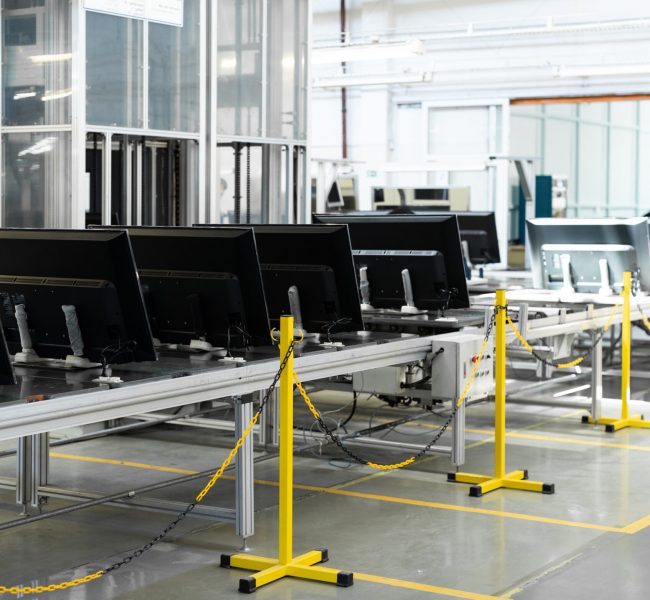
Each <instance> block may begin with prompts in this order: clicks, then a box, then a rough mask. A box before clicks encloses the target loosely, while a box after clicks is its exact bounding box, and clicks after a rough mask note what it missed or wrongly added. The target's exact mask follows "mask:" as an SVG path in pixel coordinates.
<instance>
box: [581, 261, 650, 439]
mask: <svg viewBox="0 0 650 600" xmlns="http://www.w3.org/2000/svg"><path fill="white" fill-rule="evenodd" d="M631 353H632V273H629V272H626V273H623V321H622V323H621V416H620V418H618V419H616V418H612V417H604V418H601V419H598V420H597V421H595V422H596V423H597V424H598V425H604V426H605V431H607V432H608V433H614V432H615V431H618V430H619V429H625V428H626V427H635V428H639V429H650V421H644V420H643V416H642V415H632V416H630V407H629V400H630V369H631ZM585 422H588V423H593V422H594V421H593V420H592V419H585Z"/></svg>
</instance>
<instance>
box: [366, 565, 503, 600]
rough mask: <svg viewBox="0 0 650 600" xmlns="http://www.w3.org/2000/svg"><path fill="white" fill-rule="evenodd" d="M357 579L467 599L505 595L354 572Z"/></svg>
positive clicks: (496, 599) (498, 598)
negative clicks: (477, 592)
mask: <svg viewBox="0 0 650 600" xmlns="http://www.w3.org/2000/svg"><path fill="white" fill-rule="evenodd" d="M354 579H355V581H368V582H370V583H380V584H382V585H390V586H392V587H398V588H404V589H407V590H416V591H418V592H429V593H430V594H439V595H441V596H449V597H451V598H465V599H466V600H502V598H503V596H487V595H485V594H475V593H474V592H466V591H463V590H455V589H452V588H446V587H439V586H437V585H429V584H428V583H417V582H415V581H404V580H403V579H392V578H390V577H379V576H378V575H368V574H367V573H357V572H356V571H355V573H354Z"/></svg>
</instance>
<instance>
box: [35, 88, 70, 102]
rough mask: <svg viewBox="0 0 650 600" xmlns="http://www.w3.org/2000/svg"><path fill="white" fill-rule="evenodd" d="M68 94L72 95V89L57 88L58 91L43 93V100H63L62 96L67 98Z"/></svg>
mask: <svg viewBox="0 0 650 600" xmlns="http://www.w3.org/2000/svg"><path fill="white" fill-rule="evenodd" d="M68 96H72V90H71V89H67V90H57V91H56V92H46V93H45V94H43V97H42V98H41V100H42V101H43V102H50V101H52V100H61V98H67V97H68Z"/></svg>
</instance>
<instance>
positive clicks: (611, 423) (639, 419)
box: [582, 415, 650, 433]
mask: <svg viewBox="0 0 650 600" xmlns="http://www.w3.org/2000/svg"><path fill="white" fill-rule="evenodd" d="M582 422H583V423H589V424H591V425H604V426H605V431H606V432H607V433H614V432H615V431H618V430H619V429H626V428H627V427H633V428H635V429H650V421H644V420H643V415H632V416H631V417H628V418H627V419H613V418H611V417H606V418H602V419H598V420H597V421H594V420H593V419H592V418H591V417H587V416H584V417H582Z"/></svg>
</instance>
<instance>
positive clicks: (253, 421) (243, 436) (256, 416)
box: [196, 409, 262, 503]
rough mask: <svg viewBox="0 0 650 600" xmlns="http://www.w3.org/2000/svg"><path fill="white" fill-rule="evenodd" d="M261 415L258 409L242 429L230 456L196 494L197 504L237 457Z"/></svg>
mask: <svg viewBox="0 0 650 600" xmlns="http://www.w3.org/2000/svg"><path fill="white" fill-rule="evenodd" d="M261 414H262V410H261V409H259V410H258V411H257V412H256V413H255V414H254V415H253V418H252V419H251V420H250V422H249V423H248V426H247V427H246V429H244V432H243V433H242V434H241V437H240V438H239V439H238V440H237V443H236V444H235V446H234V448H233V449H232V450H231V451H230V454H228V456H227V457H226V459H225V460H224V461H223V462H222V463H221V466H220V467H219V469H217V472H216V473H215V474H214V475H213V476H212V477H211V478H210V481H208V483H207V484H206V486H205V487H204V488H203V489H202V490H201V491H200V492H199V493H198V494H197V496H196V502H197V503H199V502H202V501H203V499H204V498H205V497H206V496H207V495H208V493H209V492H210V490H211V489H212V488H213V487H214V484H215V483H217V481H219V479H221V477H222V475H223V474H224V471H225V470H226V469H227V468H228V467H229V466H230V463H231V462H232V461H233V460H234V458H235V456H237V452H239V449H240V448H241V447H242V445H243V444H244V442H245V441H246V438H247V437H248V436H249V435H250V434H251V432H252V431H253V427H255V425H257V421H258V420H259V418H260V415H261Z"/></svg>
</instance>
